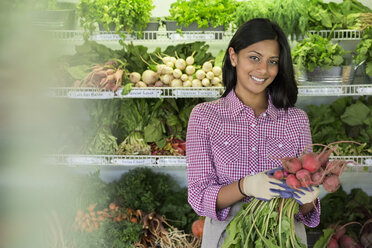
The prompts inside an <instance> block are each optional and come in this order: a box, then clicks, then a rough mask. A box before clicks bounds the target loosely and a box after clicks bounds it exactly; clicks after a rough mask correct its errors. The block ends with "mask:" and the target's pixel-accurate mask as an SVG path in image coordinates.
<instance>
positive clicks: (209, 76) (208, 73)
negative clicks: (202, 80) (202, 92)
mask: <svg viewBox="0 0 372 248" xmlns="http://www.w3.org/2000/svg"><path fill="white" fill-rule="evenodd" d="M205 76H206V77H207V78H208V79H209V80H212V79H213V78H214V73H213V72H212V71H209V72H207V73H206V74H205Z"/></svg>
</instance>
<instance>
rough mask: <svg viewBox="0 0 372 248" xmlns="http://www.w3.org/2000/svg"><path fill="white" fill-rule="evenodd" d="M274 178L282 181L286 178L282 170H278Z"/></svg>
mask: <svg viewBox="0 0 372 248" xmlns="http://www.w3.org/2000/svg"><path fill="white" fill-rule="evenodd" d="M273 177H274V178H275V179H278V180H282V179H283V178H284V173H283V171H282V170H277V171H275V172H274V175H273Z"/></svg>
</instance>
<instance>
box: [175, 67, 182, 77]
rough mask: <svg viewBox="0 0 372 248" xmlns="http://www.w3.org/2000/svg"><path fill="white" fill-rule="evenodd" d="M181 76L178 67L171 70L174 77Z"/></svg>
mask: <svg viewBox="0 0 372 248" xmlns="http://www.w3.org/2000/svg"><path fill="white" fill-rule="evenodd" d="M181 76H182V71H181V70H180V69H174V70H173V77H174V78H180V77H181Z"/></svg>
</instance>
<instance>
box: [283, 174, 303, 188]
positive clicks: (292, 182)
mask: <svg viewBox="0 0 372 248" xmlns="http://www.w3.org/2000/svg"><path fill="white" fill-rule="evenodd" d="M285 182H286V183H287V185H288V186H289V187H291V188H292V189H299V188H300V187H301V183H300V181H298V180H297V178H296V176H295V175H294V174H289V175H288V176H287V178H286V180H285Z"/></svg>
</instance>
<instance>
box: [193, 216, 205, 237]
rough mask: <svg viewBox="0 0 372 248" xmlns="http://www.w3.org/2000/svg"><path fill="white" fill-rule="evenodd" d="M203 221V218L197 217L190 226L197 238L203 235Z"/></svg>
mask: <svg viewBox="0 0 372 248" xmlns="http://www.w3.org/2000/svg"><path fill="white" fill-rule="evenodd" d="M204 222H205V220H204V219H198V220H196V221H194V222H193V223H192V226H191V230H192V233H193V234H194V236H195V237H197V238H199V239H200V238H201V237H202V236H203V229H204Z"/></svg>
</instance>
